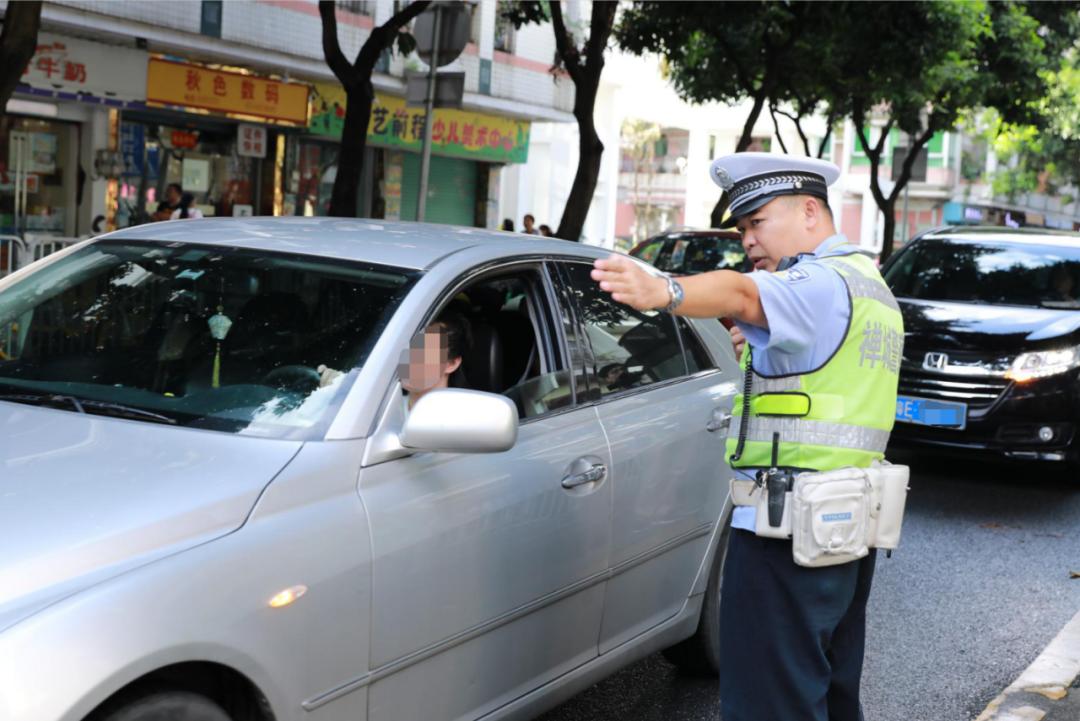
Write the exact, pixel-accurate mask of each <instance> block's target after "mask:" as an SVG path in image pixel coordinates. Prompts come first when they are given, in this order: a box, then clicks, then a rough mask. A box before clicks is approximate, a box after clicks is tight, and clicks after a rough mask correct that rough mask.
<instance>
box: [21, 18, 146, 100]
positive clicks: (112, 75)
mask: <svg viewBox="0 0 1080 721" xmlns="http://www.w3.org/2000/svg"><path fill="white" fill-rule="evenodd" d="M146 60H147V54H146V53H145V52H144V51H141V50H134V49H131V48H122V47H116V46H112V45H105V44H102V43H96V42H91V41H89V40H79V39H76V38H68V37H63V36H60V35H52V34H50V33H40V34H39V36H38V42H37V45H36V46H35V48H34V55H33V57H31V58H30V62H29V63H27V64H26V67H25V68H24V69H23V72H22V76H21V77H20V78H19V82H20V83H22V84H23V85H28V86H30V87H31V88H35V89H38V90H44V91H49V93H54V92H58V91H62V92H68V93H77V94H80V95H89V96H94V97H98V98H107V99H113V100H119V101H139V100H142V99H143V94H144V92H145V90H146Z"/></svg>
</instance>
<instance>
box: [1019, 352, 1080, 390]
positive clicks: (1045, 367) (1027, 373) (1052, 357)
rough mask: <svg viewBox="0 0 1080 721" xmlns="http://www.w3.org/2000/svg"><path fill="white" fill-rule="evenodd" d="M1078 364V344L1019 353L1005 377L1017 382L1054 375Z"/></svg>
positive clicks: (1079, 354) (1079, 364) (1079, 355)
mask: <svg viewBox="0 0 1080 721" xmlns="http://www.w3.org/2000/svg"><path fill="white" fill-rule="evenodd" d="M1078 366H1080V346H1072V347H1071V348H1062V349H1060V350H1042V351H1034V352H1032V353H1021V354H1020V355H1018V356H1017V357H1016V360H1014V361H1013V364H1012V367H1011V368H1010V369H1009V370H1008V371H1006V372H1005V377H1006V378H1008V379H1010V380H1014V381H1016V382H1017V383H1025V382H1027V381H1031V380H1035V379H1036V378H1045V377H1047V376H1054V375H1057V374H1059V373H1064V372H1065V371H1068V370H1072V369H1073V368H1076V367H1078Z"/></svg>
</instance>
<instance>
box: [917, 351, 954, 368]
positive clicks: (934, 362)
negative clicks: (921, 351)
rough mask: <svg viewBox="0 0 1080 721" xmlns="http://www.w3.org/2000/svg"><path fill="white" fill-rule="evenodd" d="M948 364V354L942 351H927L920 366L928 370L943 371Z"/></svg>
mask: <svg viewBox="0 0 1080 721" xmlns="http://www.w3.org/2000/svg"><path fill="white" fill-rule="evenodd" d="M947 365H949V356H947V355H945V354H944V353H927V354H926V358H924V359H923V364H922V367H923V368H925V369H926V370H928V371H943V370H945V367H946V366H947Z"/></svg>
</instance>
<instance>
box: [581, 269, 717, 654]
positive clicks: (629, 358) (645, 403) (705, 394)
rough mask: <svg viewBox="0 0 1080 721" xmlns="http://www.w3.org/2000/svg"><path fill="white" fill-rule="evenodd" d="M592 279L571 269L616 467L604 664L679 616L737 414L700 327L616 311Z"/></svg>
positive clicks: (594, 394) (703, 548)
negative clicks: (609, 655) (608, 655)
mask: <svg viewBox="0 0 1080 721" xmlns="http://www.w3.org/2000/svg"><path fill="white" fill-rule="evenodd" d="M590 270H591V266H590V265H589V264H585V263H575V262H566V263H564V264H563V271H564V277H565V280H566V282H567V284H568V286H569V289H570V291H571V293H572V295H573V296H574V298H575V299H576V305H577V312H578V314H579V316H580V321H581V325H582V327H583V330H584V332H583V336H584V339H585V341H586V350H585V359H584V362H585V365H586V368H587V371H588V380H589V387H588V390H587V391H586V392H587V394H588V397H589V399H590V400H591V401H592V402H594V403H595V404H596V409H597V412H598V413H599V417H600V422H601V424H602V425H603V428H604V431H605V433H606V434H607V437H608V441H609V443H610V446H611V453H612V459H613V465H612V470H611V477H610V479H609V480H610V483H611V485H612V487H613V491H614V514H613V516H612V519H613V520H612V545H611V568H612V573H613V576H612V578H611V580H610V581H609V582H608V590H607V593H606V595H605V602H604V620H603V626H602V628H601V635H600V653H604V652H606V651H608V650H610V649H612V648H614V647H616V646H618V645H620V644H622V643H624V642H626V641H628V640H629V639H632V638H634V637H635V636H637V635H639V634H641V633H643V632H644V631H646V630H648V629H650V628H652V627H654V626H656V625H657V624H659V623H661V622H663V621H664V620H665V619H668V618H670V617H672V616H674V615H675V614H676V613H678V611H679V610H680V609H681V608H682V607H683V604H684V603H685V602H686V599H687V597H688V596H689V593H690V590H691V587H692V585H693V582H694V579H695V578H696V577H697V574H698V571H699V569H700V568H701V567H702V563H703V560H704V558H705V556H706V553H707V551H708V544H709V539H710V536H711V533H712V531H713V529H714V528H715V527H716V523H717V520H718V519H719V517H720V514H721V512H722V509H723V503H724V499H725V497H726V495H727V488H726V485H727V483H728V480H729V478H730V476H729V474H728V473H727V472H726V464H725V461H724V425H723V423H722V422H721V423H717V421H718V420H721V421H722V420H723V418H724V417H725V416H726V415H727V414H729V413H730V409H731V404H732V401H733V398H734V392H735V386H734V384H732V383H730V382H726V383H725V382H723V379H722V377H721V374H720V372H719V371H718V370H716V369H715V368H713V367H712V362H711V360H710V359H709V357H708V354H707V353H705V351H704V349H703V348H702V347H701V345H700V343H699V342H698V341H697V338H696V336H694V335H692V331H691V330H690V326H689V324H687V323H686V322H685V321H684V320H681V319H680V320H679V323H680V324H681V325H683V331H684V332H682V333H680V330H679V329H678V327H677V325H676V320H675V318H674V317H673V316H671V315H669V314H666V313H658V312H647V313H641V312H638V311H635V310H633V309H631V308H630V307H628V306H625V305H622V304H619V303H615V302H614V301H612V300H611V298H610V296H609V295H608V294H607V293H604V292H603V291H601V290H600V289H599V287H598V286H597V284H596V283H595V282H594V281H593V280H592V279H591V277H590V275H589V273H590ZM684 335H685V340H684V338H683V336H684ZM687 346H688V347H689V350H690V352H689V353H687V352H684V347H687Z"/></svg>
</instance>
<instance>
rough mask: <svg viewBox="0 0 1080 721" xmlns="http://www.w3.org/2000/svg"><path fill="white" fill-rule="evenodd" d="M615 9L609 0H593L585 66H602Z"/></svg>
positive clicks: (613, 22) (616, 5)
mask: <svg viewBox="0 0 1080 721" xmlns="http://www.w3.org/2000/svg"><path fill="white" fill-rule="evenodd" d="M552 4H557V3H552ZM617 9H618V4H617V3H615V2H611V1H610V0H593V4H592V19H591V20H590V22H589V40H588V42H587V43H586V44H585V64H586V66H595V65H596V64H597V63H600V64H601V65H603V63H604V50H606V49H607V43H608V38H609V37H611V29H612V27H614V25H615V11H616V10H617ZM560 11H561V8H560Z"/></svg>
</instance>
